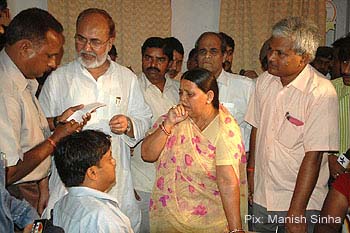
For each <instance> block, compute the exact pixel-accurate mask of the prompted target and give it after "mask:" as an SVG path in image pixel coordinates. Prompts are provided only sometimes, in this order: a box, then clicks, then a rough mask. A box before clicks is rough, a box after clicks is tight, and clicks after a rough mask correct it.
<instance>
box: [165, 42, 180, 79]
mask: <svg viewBox="0 0 350 233" xmlns="http://www.w3.org/2000/svg"><path fill="white" fill-rule="evenodd" d="M164 40H165V43H166V44H167V47H169V49H170V50H172V51H173V56H172V57H173V58H172V60H171V61H170V62H169V65H168V72H167V74H166V76H169V77H170V78H172V79H175V80H180V79H181V77H182V72H181V71H182V62H183V59H184V47H183V45H182V44H181V42H180V41H179V40H178V39H177V38H175V37H167V38H165V39H164Z"/></svg>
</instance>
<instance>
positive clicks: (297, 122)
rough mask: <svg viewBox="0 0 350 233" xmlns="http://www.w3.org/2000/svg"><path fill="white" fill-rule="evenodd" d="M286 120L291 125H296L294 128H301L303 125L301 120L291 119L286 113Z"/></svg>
mask: <svg viewBox="0 0 350 233" xmlns="http://www.w3.org/2000/svg"><path fill="white" fill-rule="evenodd" d="M285 116H286V118H287V120H288V121H289V122H290V123H292V124H293V125H296V126H302V125H304V122H302V121H301V120H299V119H297V118H295V117H292V116H291V115H290V114H289V112H286V115H285Z"/></svg>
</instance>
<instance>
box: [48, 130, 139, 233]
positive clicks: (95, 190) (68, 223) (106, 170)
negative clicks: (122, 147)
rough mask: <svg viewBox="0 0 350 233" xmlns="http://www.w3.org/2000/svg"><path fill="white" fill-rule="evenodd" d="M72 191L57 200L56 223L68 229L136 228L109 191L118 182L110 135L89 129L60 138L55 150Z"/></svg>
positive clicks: (115, 229)
mask: <svg viewBox="0 0 350 233" xmlns="http://www.w3.org/2000/svg"><path fill="white" fill-rule="evenodd" d="M54 158H55V164H56V168H57V171H58V174H59V176H60V178H61V180H62V182H63V183H64V184H65V186H66V187H67V188H68V194H67V195H66V196H64V197H62V198H61V199H60V200H59V201H58V202H56V204H55V207H54V209H53V223H54V225H56V226H60V227H62V228H63V229H64V230H65V232H71V233H75V232H82V231H83V232H120V233H121V232H128V233H130V232H133V230H132V228H131V226H130V221H129V219H128V217H126V216H125V215H124V214H123V213H122V212H121V210H120V209H119V203H118V201H117V200H116V199H115V198H113V197H112V196H110V195H108V194H107V193H105V192H106V191H107V190H109V189H110V188H111V187H112V185H113V184H114V183H115V181H116V180H115V166H116V161H115V159H114V158H113V157H112V153H111V141H110V137H109V136H107V135H106V134H104V133H102V132H99V131H94V130H85V131H82V132H80V133H76V134H72V135H70V136H68V137H66V138H64V139H62V141H60V142H59V144H58V145H57V149H56V150H55V152H54Z"/></svg>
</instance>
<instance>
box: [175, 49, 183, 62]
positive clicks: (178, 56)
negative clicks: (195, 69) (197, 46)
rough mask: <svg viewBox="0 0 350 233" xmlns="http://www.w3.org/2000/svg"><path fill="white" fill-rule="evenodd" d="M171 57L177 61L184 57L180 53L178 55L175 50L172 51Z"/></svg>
mask: <svg viewBox="0 0 350 233" xmlns="http://www.w3.org/2000/svg"><path fill="white" fill-rule="evenodd" d="M173 56H174V58H175V59H178V60H182V59H183V57H184V56H183V55H182V54H181V53H179V52H178V51H176V50H174V51H173Z"/></svg>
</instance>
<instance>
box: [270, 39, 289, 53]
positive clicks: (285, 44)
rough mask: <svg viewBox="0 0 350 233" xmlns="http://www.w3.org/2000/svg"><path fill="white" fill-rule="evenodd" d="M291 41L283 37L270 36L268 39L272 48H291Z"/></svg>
mask: <svg viewBox="0 0 350 233" xmlns="http://www.w3.org/2000/svg"><path fill="white" fill-rule="evenodd" d="M292 47H293V43H292V41H291V40H290V39H288V38H285V37H272V39H271V41H270V48H272V49H283V50H287V49H292Z"/></svg>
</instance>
